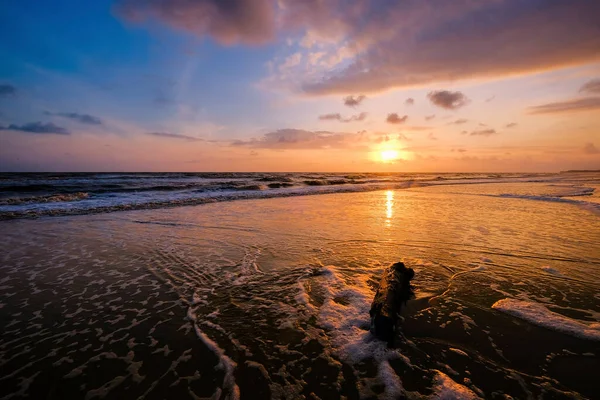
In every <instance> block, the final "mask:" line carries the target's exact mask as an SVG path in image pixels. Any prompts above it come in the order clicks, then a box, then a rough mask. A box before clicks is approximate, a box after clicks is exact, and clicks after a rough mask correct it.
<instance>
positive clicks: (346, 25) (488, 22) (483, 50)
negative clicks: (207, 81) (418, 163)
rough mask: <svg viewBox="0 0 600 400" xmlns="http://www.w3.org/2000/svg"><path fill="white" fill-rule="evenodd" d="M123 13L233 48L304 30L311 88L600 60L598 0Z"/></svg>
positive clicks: (312, 1) (144, 2) (239, 6)
mask: <svg viewBox="0 0 600 400" xmlns="http://www.w3.org/2000/svg"><path fill="white" fill-rule="evenodd" d="M117 13H118V14H119V15H120V16H122V17H124V18H126V19H127V20H129V21H143V20H152V21H153V22H154V20H156V21H158V22H162V23H164V24H167V25H169V26H170V27H172V28H175V29H179V30H184V31H187V32H190V33H192V34H195V35H197V36H199V37H206V36H208V37H211V38H213V39H214V40H216V41H217V42H220V43H223V44H227V45H231V44H236V43H240V44H259V43H266V42H269V41H276V40H279V41H281V42H283V40H281V39H285V38H286V37H287V38H290V37H296V36H297V35H298V34H303V35H304V37H303V38H302V39H301V40H300V41H299V46H300V47H301V48H304V49H306V51H307V54H308V52H309V51H314V50H315V49H318V51H319V52H325V53H326V54H324V55H322V56H321V57H320V60H326V62H325V63H324V64H323V68H324V69H323V70H322V71H320V73H319V74H317V75H310V76H309V77H306V78H307V79H304V84H303V85H302V87H303V89H304V91H305V92H308V93H311V94H344V95H345V94H348V93H365V94H367V93H373V92H379V91H383V90H389V89H393V88H399V87H409V86H417V85H421V86H422V85H426V84H430V83H432V82H441V81H445V82H447V81H453V80H460V79H472V78H477V79H480V78H497V77H502V76H512V75H522V74H527V73H537V72H539V71H545V70H552V69H559V68H564V67H567V66H574V65H583V64H589V63H592V62H596V61H598V60H600V54H599V53H598V48H600V35H598V18H597V16H598V15H599V14H600V2H598V1H595V0H569V1H566V0H565V1H562V0H536V1H521V0H491V1H473V0H453V1H447V0H421V1H365V0H343V1H342V0H331V1H322V0H303V1H299V0H277V1H274V0H254V1H244V0H227V1H225V0H117ZM481 38H485V40H481ZM530 38H535V40H530ZM494 49H502V51H495V50H494ZM342 50H343V51H344V53H345V54H344V55H343V56H340V54H339V53H340V52H341V51H342ZM306 58H307V59H308V57H306Z"/></svg>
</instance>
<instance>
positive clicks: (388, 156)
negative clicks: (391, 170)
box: [379, 150, 400, 162]
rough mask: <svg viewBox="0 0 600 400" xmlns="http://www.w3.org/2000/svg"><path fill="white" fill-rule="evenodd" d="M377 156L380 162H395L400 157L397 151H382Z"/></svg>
mask: <svg viewBox="0 0 600 400" xmlns="http://www.w3.org/2000/svg"><path fill="white" fill-rule="evenodd" d="M379 156H380V157H381V161H383V162H390V161H394V160H397V159H398V158H399V157H400V153H399V152H398V150H382V151H381V153H379Z"/></svg>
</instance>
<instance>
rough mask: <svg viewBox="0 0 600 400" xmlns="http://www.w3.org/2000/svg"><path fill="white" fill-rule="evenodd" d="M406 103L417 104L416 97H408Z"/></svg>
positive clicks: (409, 104) (408, 104)
mask: <svg viewBox="0 0 600 400" xmlns="http://www.w3.org/2000/svg"><path fill="white" fill-rule="evenodd" d="M404 104H406V105H407V106H412V105H413V104H415V99H413V98H412V97H409V98H408V99H406V100H405V101H404Z"/></svg>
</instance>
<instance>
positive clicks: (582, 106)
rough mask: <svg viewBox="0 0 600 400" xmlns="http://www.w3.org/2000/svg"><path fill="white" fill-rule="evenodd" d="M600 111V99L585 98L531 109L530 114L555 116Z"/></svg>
mask: <svg viewBox="0 0 600 400" xmlns="http://www.w3.org/2000/svg"><path fill="white" fill-rule="evenodd" d="M599 109H600V97H585V98H582V99H573V100H567V101H557V102H554V103H548V104H542V105H539V106H533V107H529V109H528V110H529V114H555V113H567V112H576V111H590V110H599Z"/></svg>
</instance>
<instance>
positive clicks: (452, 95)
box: [427, 90, 469, 110]
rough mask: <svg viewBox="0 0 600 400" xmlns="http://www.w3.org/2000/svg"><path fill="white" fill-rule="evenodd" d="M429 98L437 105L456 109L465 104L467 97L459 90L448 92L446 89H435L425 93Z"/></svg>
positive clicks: (467, 101) (467, 100)
mask: <svg viewBox="0 0 600 400" xmlns="http://www.w3.org/2000/svg"><path fill="white" fill-rule="evenodd" d="M427 97H428V98H429V100H430V101H431V102H432V103H433V104H435V105H436V106H438V107H442V108H445V109H447V110H456V109H459V108H461V107H464V106H466V105H467V104H468V103H469V99H468V98H467V96H465V95H464V94H463V93H461V92H450V91H448V90H437V91H434V92H429V93H428V94H427Z"/></svg>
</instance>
